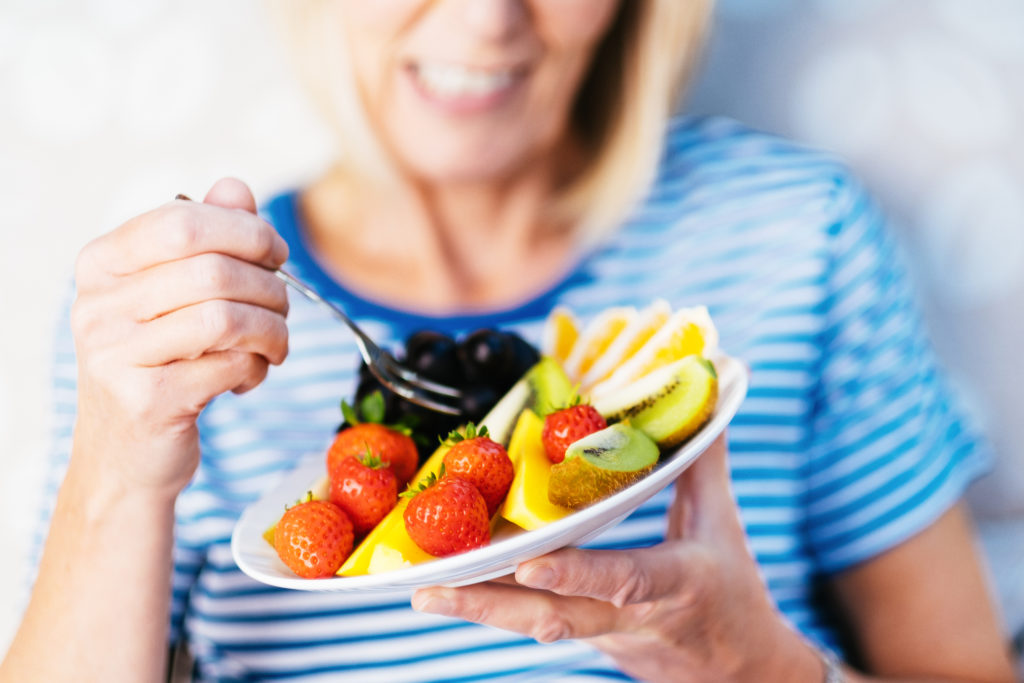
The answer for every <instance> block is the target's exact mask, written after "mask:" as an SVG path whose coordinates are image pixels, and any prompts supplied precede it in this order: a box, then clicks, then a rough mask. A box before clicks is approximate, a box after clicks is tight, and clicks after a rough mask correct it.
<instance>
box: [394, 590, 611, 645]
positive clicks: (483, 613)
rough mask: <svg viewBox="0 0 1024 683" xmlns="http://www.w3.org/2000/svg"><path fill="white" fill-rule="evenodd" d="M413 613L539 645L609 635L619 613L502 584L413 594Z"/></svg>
mask: <svg viewBox="0 0 1024 683" xmlns="http://www.w3.org/2000/svg"><path fill="white" fill-rule="evenodd" d="M412 606H413V609H416V610H418V611H421V612H430V613H433V614H443V615H446V616H451V617H458V618H460V619H465V620H467V621H472V622H475V623H478V624H486V625H488V626H493V627H495V628H501V629H505V630H506V631H515V632H517V633H522V634H523V635H526V636H529V637H531V638H534V639H535V640H538V641H540V642H542V643H553V642H555V641H556V640H565V639H568V638H593V637H595V636H599V635H603V634H606V633H612V632H614V631H615V630H616V629H617V627H618V610H617V609H615V608H614V607H613V606H611V605H609V604H607V603H604V602H600V601H598V600H591V599H588V598H565V597H561V596H558V595H554V594H552V593H548V592H545V591H535V590H531V589H529V588H523V587H520V586H513V585H508V584H504V583H480V584H476V585H473V586H466V587H463V588H426V589H421V590H419V591H416V593H415V594H414V595H413V598H412Z"/></svg>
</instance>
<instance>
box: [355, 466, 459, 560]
mask: <svg viewBox="0 0 1024 683" xmlns="http://www.w3.org/2000/svg"><path fill="white" fill-rule="evenodd" d="M447 452H448V447H447V446H440V447H439V448H438V449H437V450H436V451H434V452H433V453H432V454H431V456H430V457H429V458H428V459H427V461H426V462H425V463H423V467H421V468H420V469H419V471H418V472H417V473H416V474H415V475H414V476H413V478H412V479H411V480H410V483H411V484H416V483H419V482H420V481H421V480H422V479H423V478H425V477H426V476H427V475H429V474H430V473H434V474H435V475H437V474H438V473H439V472H440V470H441V463H442V462H443V461H444V454H445V453H447ZM408 505H409V499H408V498H400V499H399V500H398V505H396V506H395V507H394V508H393V509H392V510H391V512H389V513H388V514H387V515H386V516H385V517H384V519H382V520H381V521H380V523H379V524H378V525H377V526H375V527H374V528H373V531H371V532H370V533H369V534H367V535H366V538H364V539H363V542H362V543H360V544H359V546H358V547H356V549H355V550H353V551H352V554H351V555H349V556H348V559H347V560H345V563H344V564H343V565H341V568H340V569H338V575H339V576H361V575H363V574H381V573H383V572H389V571H393V570H395V569H401V568H402V567H408V566H411V565H414V564H419V563H420V562H426V561H427V560H433V559H435V558H434V556H433V555H431V554H429V553H427V552H425V551H424V550H422V549H421V548H420V547H419V546H418V545H416V544H415V543H414V542H413V540H412V539H411V538H409V533H408V532H407V531H406V530H405V519H404V518H403V516H402V515H403V513H404V512H405V508H406V507H407V506H408Z"/></svg>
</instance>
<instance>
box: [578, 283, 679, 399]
mask: <svg viewBox="0 0 1024 683" xmlns="http://www.w3.org/2000/svg"><path fill="white" fill-rule="evenodd" d="M671 315H672V306H671V305H669V303H668V302H667V301H665V300H664V299H656V300H655V301H654V302H652V303H651V305H650V306H648V307H647V308H645V309H643V310H642V311H640V314H639V315H637V316H636V318H635V319H634V320H633V322H631V323H630V324H629V325H627V326H626V328H625V329H624V330H623V331H622V332H621V333H620V334H619V336H617V337H616V338H615V341H613V342H612V343H611V345H610V346H609V347H608V349H607V350H606V351H605V352H604V353H603V354H602V355H601V357H600V358H598V359H597V361H595V362H594V364H593V365H592V366H591V367H590V369H589V370H588V371H587V372H586V374H585V375H583V378H582V379H581V380H580V388H581V389H582V390H583V391H588V390H589V389H590V388H591V387H593V386H594V385H595V384H597V383H598V382H600V381H602V380H605V379H608V377H610V376H611V374H612V373H613V372H615V369H616V368H618V367H619V366H621V365H622V364H623V363H625V362H626V361H627V360H629V359H630V358H632V357H633V356H634V355H635V354H636V352H637V351H639V350H640V349H641V348H642V347H643V345H644V344H646V343H647V341H648V340H649V339H650V338H651V337H653V336H654V335H655V334H656V333H657V332H658V330H660V329H661V328H662V327H663V326H664V325H665V323H666V322H668V319H669V317H670V316H671Z"/></svg>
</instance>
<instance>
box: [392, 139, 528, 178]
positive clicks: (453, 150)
mask: <svg viewBox="0 0 1024 683" xmlns="http://www.w3.org/2000/svg"><path fill="white" fill-rule="evenodd" d="M524 157H525V155H523V154H516V153H513V152H511V151H510V150H503V149H501V148H500V146H496V145H494V144H489V145H459V144H456V143H454V142H453V143H452V144H448V145H444V144H441V145H435V144H431V145H429V146H417V148H416V149H408V148H405V149H404V150H401V151H400V153H399V158H400V161H401V163H402V165H403V166H405V167H406V168H407V169H408V170H409V171H410V172H411V173H412V174H413V176H415V177H416V178H417V179H419V180H421V181H424V182H427V183H435V184H442V183H443V184H462V183H480V182H501V181H503V180H506V179H508V178H510V177H511V176H512V175H513V174H514V173H515V171H516V169H517V168H519V167H520V166H521V165H522V163H523V158H524Z"/></svg>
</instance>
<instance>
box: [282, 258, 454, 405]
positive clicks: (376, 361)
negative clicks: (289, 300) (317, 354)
mask: <svg viewBox="0 0 1024 683" xmlns="http://www.w3.org/2000/svg"><path fill="white" fill-rule="evenodd" d="M274 275H276V276H277V277H279V278H281V279H282V280H284V281H285V282H286V283H287V284H288V285H289V286H290V287H292V288H294V289H295V290H297V291H298V292H299V293H300V294H302V295H303V296H304V297H306V298H307V299H309V300H310V301H312V302H314V303H317V304H319V305H321V306H325V307H327V308H328V309H329V310H330V311H331V313H332V314H333V315H334V317H335V318H337V319H338V320H340V321H342V322H343V323H345V324H346V325H348V327H349V329H350V330H352V333H353V334H354V335H355V336H356V345H357V346H358V347H359V354H360V355H361V356H362V357H363V360H364V361H366V365H367V367H369V368H370V372H372V373H373V376H374V377H376V378H377V379H378V380H380V382H381V384H383V385H384V386H386V387H387V388H388V389H390V390H391V391H393V392H395V393H396V394H398V395H399V396H401V397H402V398H404V399H406V400H408V401H411V402H412V403H415V404H417V405H421V406H423V407H424V408H428V409H430V410H433V411H436V412H439V413H446V414H448V415H461V414H462V409H461V408H460V407H459V404H460V402H461V401H460V399H461V398H462V394H461V393H460V392H459V390H458V389H453V388H451V387H449V386H446V385H444V384H438V383H437V382H431V381H430V380H428V379H425V378H423V377H420V376H419V375H417V374H416V373H415V372H413V371H412V370H409V369H408V368H404V367H402V366H401V365H399V364H398V361H396V360H395V359H394V357H393V356H392V355H391V354H390V353H388V352H387V351H384V350H383V349H381V348H380V347H379V346H377V343H376V342H374V341H373V339H371V338H370V337H369V336H367V334H366V333H365V332H363V330H362V329H360V327H359V325H356V324H355V322H353V321H352V319H351V318H349V317H348V316H347V315H346V314H345V312H344V311H343V310H341V309H340V308H338V307H337V306H335V305H334V304H332V303H331V302H330V301H327V300H326V299H324V298H323V297H322V296H320V295H319V294H317V293H316V292H315V291H313V290H312V289H310V288H309V287H308V286H306V284H304V283H303V282H302V281H301V280H299V279H298V278H296V277H295V276H294V275H291V274H290V273H288V272H286V271H284V270H275V271H274Z"/></svg>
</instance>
